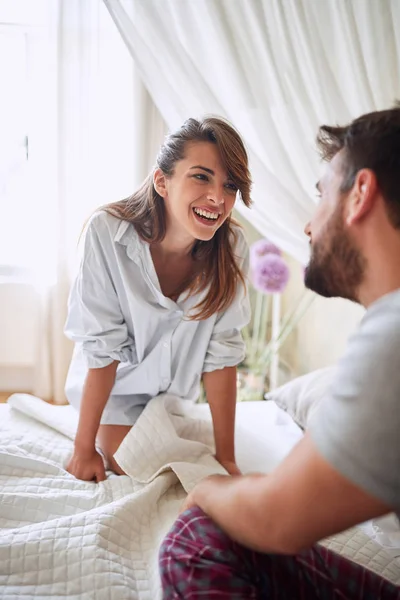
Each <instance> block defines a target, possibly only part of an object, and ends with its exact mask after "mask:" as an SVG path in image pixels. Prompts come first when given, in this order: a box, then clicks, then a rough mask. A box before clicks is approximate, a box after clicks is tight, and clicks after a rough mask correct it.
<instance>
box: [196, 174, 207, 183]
mask: <svg viewBox="0 0 400 600" xmlns="http://www.w3.org/2000/svg"><path fill="white" fill-rule="evenodd" d="M193 177H194V178H195V179H198V180H199V181H208V176H207V175H204V173H196V174H195V175H193Z"/></svg>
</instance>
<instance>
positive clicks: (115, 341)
mask: <svg viewBox="0 0 400 600" xmlns="http://www.w3.org/2000/svg"><path fill="white" fill-rule="evenodd" d="M235 255H236V256H237V260H238V264H239V266H240V267H241V268H242V270H243V272H244V273H246V272H247V268H248V246H247V243H246V241H245V238H244V235H243V233H242V232H241V231H240V230H238V237H237V243H236V247H235ZM202 297H204V296H201V295H195V296H192V297H189V298H187V294H185V293H183V294H182V295H181V296H180V297H179V298H178V301H177V302H174V301H173V300H171V299H170V298H167V297H165V296H164V295H163V293H162V292H161V289H160V285H159V281H158V277H157V274H156V271H155V268H154V264H153V260H152V258H151V254H150V246H149V244H148V243H146V242H144V241H142V240H141V239H140V237H139V236H138V234H137V232H136V230H135V228H134V226H133V225H132V224H131V223H128V222H127V221H121V220H120V219H117V218H116V217H113V216H111V215H109V214H107V213H106V212H104V211H101V212H98V213H96V214H95V215H94V216H93V217H92V219H91V220H90V222H89V224H88V226H87V229H86V233H85V239H84V246H83V258H82V261H81V264H80V268H79V271H78V274H77V277H76V280H75V282H74V285H73V287H72V290H71V294H70V298H69V313H68V318H67V322H66V326H65V333H66V335H67V336H68V337H69V338H70V339H72V340H73V341H74V342H75V343H76V345H75V350H74V354H73V357H72V362H71V365H70V369H69V373H68V377H67V382H66V395H67V398H68V400H69V402H70V403H71V404H72V405H73V406H75V408H77V409H79V405H80V401H81V396H82V390H83V385H84V381H85V378H86V375H87V370H88V368H101V367H105V366H107V365H109V364H110V363H111V362H112V361H114V360H117V361H120V364H119V365H118V369H117V373H116V380H115V384H114V387H113V389H112V392H111V395H110V398H109V400H108V402H107V404H106V407H105V409H104V412H103V416H102V420H101V423H103V424H115V425H133V423H134V422H135V421H136V419H137V417H138V416H139V414H140V412H141V411H142V410H143V407H144V406H145V405H146V403H147V402H148V401H149V400H150V399H151V398H154V397H155V396H157V395H159V394H161V393H164V392H167V391H168V393H170V394H175V395H176V396H178V397H180V398H185V399H188V400H192V401H194V400H196V399H197V398H198V395H199V390H200V386H199V384H200V379H201V375H202V373H203V372H208V371H214V370H216V369H222V368H224V367H228V366H235V365H237V364H238V363H240V362H241V361H242V360H243V358H244V356H245V347H244V343H243V340H242V337H241V334H240V330H241V329H242V328H243V327H244V326H245V325H246V324H247V323H248V321H249V319H250V307H249V299H248V294H247V292H246V290H245V289H244V287H243V286H242V285H239V286H238V291H237V295H236V298H235V300H234V302H233V303H232V304H231V306H230V307H229V308H228V309H227V310H226V311H225V312H224V313H219V314H215V315H213V316H212V317H210V318H208V319H206V320H202V321H191V320H188V319H187V318H185V316H186V315H188V313H189V311H190V309H191V308H193V307H194V306H195V305H196V304H197V303H198V302H199V300H200V299H201V298H202Z"/></svg>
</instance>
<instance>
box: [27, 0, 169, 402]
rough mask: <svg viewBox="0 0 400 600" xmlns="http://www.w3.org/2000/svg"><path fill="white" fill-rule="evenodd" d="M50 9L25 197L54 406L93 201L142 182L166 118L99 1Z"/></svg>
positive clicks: (43, 357) (41, 379)
mask: <svg viewBox="0 0 400 600" xmlns="http://www.w3.org/2000/svg"><path fill="white" fill-rule="evenodd" d="M49 8H50V10H51V17H50V22H49V31H48V46H47V51H48V53H49V54H48V57H47V58H46V57H44V56H43V61H46V60H47V63H46V64H47V69H46V70H45V71H44V72H43V73H42V82H41V84H42V85H39V86H37V98H36V100H35V101H36V104H37V106H36V113H35V114H36V116H37V117H39V118H37V119H36V120H37V123H36V125H33V127H36V129H37V131H36V134H35V135H32V140H33V142H32V145H33V147H32V172H33V173H34V189H33V191H32V196H33V198H34V201H35V202H36V203H37V211H38V214H40V215H41V217H40V220H39V221H38V222H37V223H36V226H37V229H38V231H37V241H38V247H37V248H36V249H35V253H36V255H35V264H36V273H35V281H36V286H37V289H38V297H39V299H40V306H39V314H38V316H37V325H38V326H37V358H36V365H35V389H34V392H35V394H36V395H38V396H40V397H42V398H44V399H48V400H50V399H52V400H53V401H55V402H56V403H62V402H64V381H65V376H66V372H67V369H68V365H69V360H70V356H71V351H72V347H71V344H70V343H69V342H68V340H67V339H66V338H65V336H64V334H63V326H64V322H65V318H66V310H67V297H68V293H69V287H70V281H71V274H72V272H73V270H74V268H75V266H76V261H75V259H76V257H77V243H78V238H79V234H80V231H81V229H82V227H83V225H84V222H85V220H86V219H87V218H88V217H89V216H90V214H91V213H92V212H93V211H94V210H95V209H96V208H97V207H98V206H100V205H101V204H104V203H106V202H110V201H114V200H119V199H121V198H123V197H126V196H127V195H129V194H130V193H132V191H133V190H134V188H135V186H137V185H138V184H139V183H140V182H141V180H142V179H143V178H144V176H145V175H146V173H147V171H148V169H149V168H150V166H151V160H150V157H152V158H154V155H155V152H156V148H157V147H158V145H159V142H160V139H161V137H162V134H163V132H164V123H163V121H162V119H161V117H160V115H159V113H158V112H157V111H156V109H155V107H154V105H153V103H152V102H151V100H150V98H149V96H148V93H147V91H146V90H145V89H144V87H143V84H142V83H141V80H140V78H139V77H138V74H137V72H136V71H135V70H134V68H133V65H132V59H131V57H130V55H129V53H128V51H127V49H126V47H125V45H124V44H123V42H122V40H121V38H120V36H119V34H118V31H117V30H116V28H115V26H114V24H113V22H112V20H111V18H110V15H109V14H108V12H107V10H106V9H105V7H104V5H103V4H102V3H101V2H100V1H99V0H85V1H84V2H82V1H81V0H58V1H57V2H53V0H50V2H49ZM49 14H50V13H49ZM43 61H42V63H41V64H42V66H43V64H45V63H44V62H43ZM33 133H35V132H33Z"/></svg>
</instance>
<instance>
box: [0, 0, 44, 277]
mask: <svg viewBox="0 0 400 600" xmlns="http://www.w3.org/2000/svg"><path fill="white" fill-rule="evenodd" d="M50 15H51V13H50V11H49V4H48V0H35V2H32V1H31V0H18V2H15V0H1V2H0V87H1V94H0V278H3V277H4V276H5V277H7V278H8V277H9V276H11V277H15V276H17V277H18V275H19V274H20V273H21V275H24V274H26V273H27V272H29V269H30V268H31V266H32V264H33V263H34V261H35V260H36V254H37V253H36V254H35V248H37V247H38V245H39V244H38V241H39V240H38V239H37V238H38V236H37V235H36V232H35V225H36V223H37V222H38V218H39V214H38V211H37V210H36V209H35V203H34V202H32V198H31V196H32V187H33V186H32V174H31V171H32V168H31V166H32V160H31V158H32V144H31V141H32V138H35V139H36V142H35V144H34V146H35V145H37V139H38V127H39V125H38V123H39V121H40V119H41V115H40V111H39V110H38V106H41V105H43V99H45V98H46V97H48V96H49V93H48V89H45V87H44V86H43V85H42V83H41V78H42V79H43V74H41V71H43V72H46V73H47V72H48V71H49V69H48V64H46V61H43V56H46V50H47V55H49V54H50V53H49V52H48V46H47V45H46V43H47V41H46V36H48V23H49V17H50ZM41 62H43V66H41ZM38 90H39V92H38ZM38 96H40V98H41V100H42V101H40V100H39V101H38ZM40 110H41V111H47V113H48V107H47V106H41V109H40ZM32 133H34V135H32ZM43 133H44V132H43ZM42 137H45V136H43V135H42V134H41V133H39V138H40V139H41V138H42ZM35 169H36V167H35ZM35 237H36V239H35Z"/></svg>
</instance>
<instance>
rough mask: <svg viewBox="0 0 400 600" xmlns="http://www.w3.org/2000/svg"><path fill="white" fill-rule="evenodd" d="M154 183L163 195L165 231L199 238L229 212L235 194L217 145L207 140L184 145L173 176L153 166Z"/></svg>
mask: <svg viewBox="0 0 400 600" xmlns="http://www.w3.org/2000/svg"><path fill="white" fill-rule="evenodd" d="M154 185H155V188H156V190H157V192H158V193H159V194H160V195H161V196H162V197H163V198H164V202H165V209H166V215H167V231H168V229H170V230H171V231H176V232H177V233H180V232H181V234H183V235H185V234H187V236H188V238H189V237H190V238H192V239H193V240H202V241H207V240H210V239H211V238H212V237H213V236H214V234H215V232H216V231H217V229H218V228H219V227H221V225H222V224H223V223H224V221H225V220H226V219H227V217H228V216H229V215H230V213H231V212H232V209H233V206H234V204H235V200H236V193H237V186H236V185H235V184H234V182H233V181H232V180H231V179H230V178H229V175H228V173H227V172H226V170H225V168H224V167H223V165H222V163H221V159H220V156H219V153H218V149H217V146H216V145H215V144H212V143H210V142H192V143H189V144H187V146H186V152H185V157H184V158H183V159H182V160H180V161H178V162H177V163H176V165H175V170H174V173H173V175H172V176H170V177H168V176H165V175H164V173H163V172H162V171H161V169H157V171H156V172H155V174H154Z"/></svg>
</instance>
